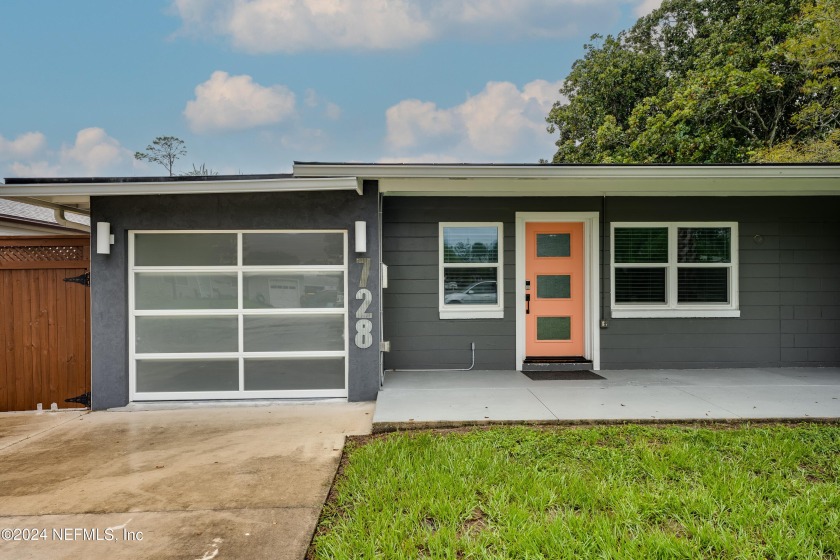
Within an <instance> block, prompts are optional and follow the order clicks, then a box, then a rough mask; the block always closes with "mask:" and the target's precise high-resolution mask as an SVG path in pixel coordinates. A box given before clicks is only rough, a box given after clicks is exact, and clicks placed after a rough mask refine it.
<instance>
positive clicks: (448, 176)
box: [294, 163, 840, 196]
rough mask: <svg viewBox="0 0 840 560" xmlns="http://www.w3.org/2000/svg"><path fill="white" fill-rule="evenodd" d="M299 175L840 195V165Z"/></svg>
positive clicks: (352, 169) (437, 168) (599, 190)
mask: <svg viewBox="0 0 840 560" xmlns="http://www.w3.org/2000/svg"><path fill="white" fill-rule="evenodd" d="M294 174H295V176H297V177H331V176H346V175H353V176H356V177H359V178H360V179H375V180H378V181H379V191H380V192H381V193H383V194H385V195H391V196H419V195H425V196H824V195H840V165H702V166H701V165H695V166H691V165H688V166H678V165H528V164H525V165H464V164H455V165H448V164H352V163H351V164H333V163H295V166H294Z"/></svg>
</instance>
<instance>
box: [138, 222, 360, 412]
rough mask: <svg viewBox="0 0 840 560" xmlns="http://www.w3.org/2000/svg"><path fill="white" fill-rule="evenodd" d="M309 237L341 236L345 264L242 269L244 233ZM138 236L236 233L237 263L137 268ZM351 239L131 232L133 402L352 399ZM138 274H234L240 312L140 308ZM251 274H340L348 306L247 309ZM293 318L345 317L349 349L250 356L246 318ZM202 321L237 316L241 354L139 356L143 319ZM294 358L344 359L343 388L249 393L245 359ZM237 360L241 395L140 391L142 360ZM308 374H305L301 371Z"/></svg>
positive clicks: (304, 232) (345, 330) (292, 232)
mask: <svg viewBox="0 0 840 560" xmlns="http://www.w3.org/2000/svg"><path fill="white" fill-rule="evenodd" d="M253 233H257V234H263V233H268V234H273V233H277V234H307V233H338V234H341V235H342V239H343V249H342V251H343V253H342V264H341V265H316V266H286V265H284V266H244V265H243V262H242V260H243V257H242V255H243V234H253ZM139 234H236V236H237V264H236V265H235V266H212V267H208V266H198V267H196V266H180V267H179V266H135V235H139ZM347 255H348V235H347V230H340V229H307V230H131V231H129V232H128V314H129V321H128V337H129V341H128V342H129V344H128V348H129V400H130V401H132V402H137V401H166V400H191V401H192V400H227V399H290V398H296V399H299V398H343V399H346V398H347V396H348V390H347V387H348V381H349V380H348V374H349V363H348V362H349V340H348V338H349V337H348V332H347V313H348V301H347V300H348V298H347V289H348V262H347V261H348V259H347ZM138 272H158V273H160V272H170V273H181V274H183V273H227V274H232V273H235V274H236V276H237V298H238V305H237V308H236V309H179V310H153V311H148V310H137V309H136V301H135V300H136V297H135V296H136V294H135V277H136V274H137V273H138ZM248 272H262V273H266V272H277V273H281V272H282V273H307V272H308V273H313V272H341V273H342V275H343V283H344V285H343V290H344V297H343V307H337V308H329V309H321V308H297V309H246V308H244V307H243V291H244V285H243V274H245V273H248ZM293 315H297V316H300V315H308V316H317V315H336V316H337V315H340V316H341V317H342V323H343V339H344V348H343V350H341V351H337V350H336V351H284V352H245V351H244V340H243V338H244V334H243V322H244V318H245V317H254V316H263V317H265V316H293ZM143 316H154V317H200V316H214V317H215V316H230V317H237V320H238V338H239V347H238V351H237V352H190V353H177V354H172V353H138V352H137V336H136V320H137V318H138V317H143ZM246 358H255V359H279V360H282V359H293V358H299V359H300V358H308V359H319V358H343V363H344V386H343V387H342V388H341V389H295V390H245V379H244V375H245V374H244V372H245V365H244V362H245V359H246ZM201 359H207V360H234V359H236V360H238V362H239V389H238V390H236V391H230V390H228V391H177V392H163V391H161V392H149V391H145V392H142V391H138V390H137V362H138V360H150V361H153V360H201ZM302 373H303V374H305V372H302Z"/></svg>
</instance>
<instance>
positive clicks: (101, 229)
mask: <svg viewBox="0 0 840 560" xmlns="http://www.w3.org/2000/svg"><path fill="white" fill-rule="evenodd" d="M113 244H114V235H113V234H112V233H111V223H110V222H96V252H97V253H98V254H100V255H110V254H111V245H113Z"/></svg>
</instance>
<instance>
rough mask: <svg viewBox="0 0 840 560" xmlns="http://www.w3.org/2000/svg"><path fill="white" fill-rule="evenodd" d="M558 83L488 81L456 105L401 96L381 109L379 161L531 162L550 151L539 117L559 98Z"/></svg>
mask: <svg viewBox="0 0 840 560" xmlns="http://www.w3.org/2000/svg"><path fill="white" fill-rule="evenodd" d="M560 85H561V83H560V82H548V81H545V80H535V81H533V82H530V83H528V84H525V86H524V87H523V88H522V89H521V90H520V89H519V88H518V87H517V86H516V85H515V84H512V83H511V82H489V83H488V84H487V85H486V86H485V88H484V89H483V90H482V91H481V92H479V93H477V94H476V95H472V96H468V97H467V99H466V100H465V101H464V102H463V103H461V104H460V105H456V106H454V107H450V108H439V107H438V106H437V105H436V104H435V103H432V102H429V101H426V102H423V101H420V100H417V99H407V100H404V101H401V102H400V103H398V104H396V105H394V106H392V107H390V108H389V109H388V110H387V111H386V113H385V117H386V122H387V128H388V134H387V139H386V149H387V151H388V152H389V155H388V156H386V158H384V160H383V161H386V160H387V161H416V160H418V159H419V158H421V157H426V158H429V159H430V160H434V161H451V160H460V161H468V160H472V161H507V162H514V161H536V160H538V159H539V158H540V157H547V156H548V155H550V154H549V153H547V152H550V151H551V138H550V136H549V135H548V134H547V133H546V130H545V129H546V124H545V116H546V115H547V114H548V111H549V109H551V106H552V104H553V103H554V102H555V101H556V100H557V99H558V98H559V93H557V91H558V89H559V88H560Z"/></svg>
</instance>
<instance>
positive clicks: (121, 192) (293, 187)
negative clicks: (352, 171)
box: [0, 176, 362, 198]
mask: <svg viewBox="0 0 840 560" xmlns="http://www.w3.org/2000/svg"><path fill="white" fill-rule="evenodd" d="M347 190H354V191H356V192H357V193H359V194H362V181H361V179H359V178H357V177H346V176H345V177H327V178H323V177H322V178H298V177H295V178H283V179H245V180H241V181H237V180H230V181H172V182H169V181H161V182H155V181H150V182H138V183H134V182H124V183H120V182H108V183H32V184H28V185H0V196H3V197H18V196H31V197H39V198H43V197H53V196H55V197H58V196H129V195H156V194H159V195H165V194H223V193H244V192H249V193H250V192H296V191H347Z"/></svg>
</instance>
